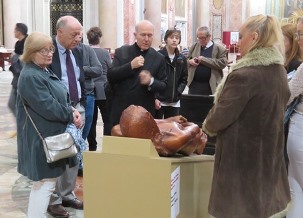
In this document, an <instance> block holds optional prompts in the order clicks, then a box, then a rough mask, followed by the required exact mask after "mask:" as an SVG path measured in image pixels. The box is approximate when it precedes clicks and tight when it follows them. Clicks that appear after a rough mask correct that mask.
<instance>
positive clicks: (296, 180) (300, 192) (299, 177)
mask: <svg viewBox="0 0 303 218" xmlns="http://www.w3.org/2000/svg"><path fill="white" fill-rule="evenodd" d="M296 36H297V37H296V39H297V42H298V44H299V46H300V48H301V49H303V18H300V19H299V20H298V24H297V32H296ZM289 89H290V93H291V95H290V98H289V100H288V104H291V103H292V102H293V101H294V99H295V98H299V103H298V104H297V106H296V107H295V109H294V112H293V114H292V115H291V117H290V121H289V129H288V137H287V154H288V158H289V165H288V180H289V186H290V193H291V198H292V202H293V205H292V207H291V208H290V211H289V212H288V214H287V218H297V217H302V215H303V207H302V205H303V64H301V65H300V66H299V67H298V69H297V71H296V73H295V74H294V76H293V77H292V79H291V80H290V81H289Z"/></svg>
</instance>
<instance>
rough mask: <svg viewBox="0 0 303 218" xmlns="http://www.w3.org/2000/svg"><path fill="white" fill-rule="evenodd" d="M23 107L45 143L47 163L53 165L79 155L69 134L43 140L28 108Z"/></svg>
mask: <svg viewBox="0 0 303 218" xmlns="http://www.w3.org/2000/svg"><path fill="white" fill-rule="evenodd" d="M23 107H24V109H25V112H26V114H27V116H28V117H29V119H30V121H31V122H32V124H33V126H34V128H35V130H36V131H37V133H38V135H39V137H40V138H41V140H42V142H43V149H44V152H45V156H46V161H47V163H52V162H55V161H58V160H60V159H64V158H69V157H73V156H75V155H76V154H77V153H78V149H77V146H76V144H75V141H74V138H73V137H72V135H71V134H70V133H68V132H65V133H62V134H59V135H54V136H48V137H45V138H43V137H42V135H41V133H40V132H39V130H38V129H37V127H36V125H35V123H34V121H33V119H32V118H31V116H30V115H29V113H28V111H27V109H26V106H25V105H24V104H23Z"/></svg>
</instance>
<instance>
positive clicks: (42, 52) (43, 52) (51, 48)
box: [39, 47, 56, 56]
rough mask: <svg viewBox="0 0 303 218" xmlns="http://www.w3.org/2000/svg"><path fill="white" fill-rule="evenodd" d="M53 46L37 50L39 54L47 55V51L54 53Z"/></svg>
mask: <svg viewBox="0 0 303 218" xmlns="http://www.w3.org/2000/svg"><path fill="white" fill-rule="evenodd" d="M55 50H56V49H55V47H50V48H49V49H47V48H43V49H41V50H40V51H39V53H40V54H42V55H43V56H47V55H48V54H49V53H51V54H54V53H55Z"/></svg>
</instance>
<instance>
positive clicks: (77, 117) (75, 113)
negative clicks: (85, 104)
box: [73, 109, 82, 128]
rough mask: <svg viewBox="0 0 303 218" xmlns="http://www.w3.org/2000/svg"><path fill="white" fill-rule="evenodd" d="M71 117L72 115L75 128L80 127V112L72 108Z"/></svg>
mask: <svg viewBox="0 0 303 218" xmlns="http://www.w3.org/2000/svg"><path fill="white" fill-rule="evenodd" d="M73 117H74V120H73V122H74V124H75V126H76V127H77V128H80V127H81V126H82V119H81V114H80V113H79V111H77V110H76V109H75V110H73Z"/></svg>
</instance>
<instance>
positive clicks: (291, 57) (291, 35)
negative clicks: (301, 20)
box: [282, 23, 302, 73]
mask: <svg viewBox="0 0 303 218" xmlns="http://www.w3.org/2000/svg"><path fill="white" fill-rule="evenodd" d="M296 32H297V25H296V24H294V23H287V24H284V25H283V26H282V33H283V36H284V45H285V64H284V66H285V68H286V70H287V73H290V72H293V71H294V70H297V68H298V67H299V66H300V64H301V63H302V52H301V50H300V47H299V45H298V41H297V40H296Z"/></svg>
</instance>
